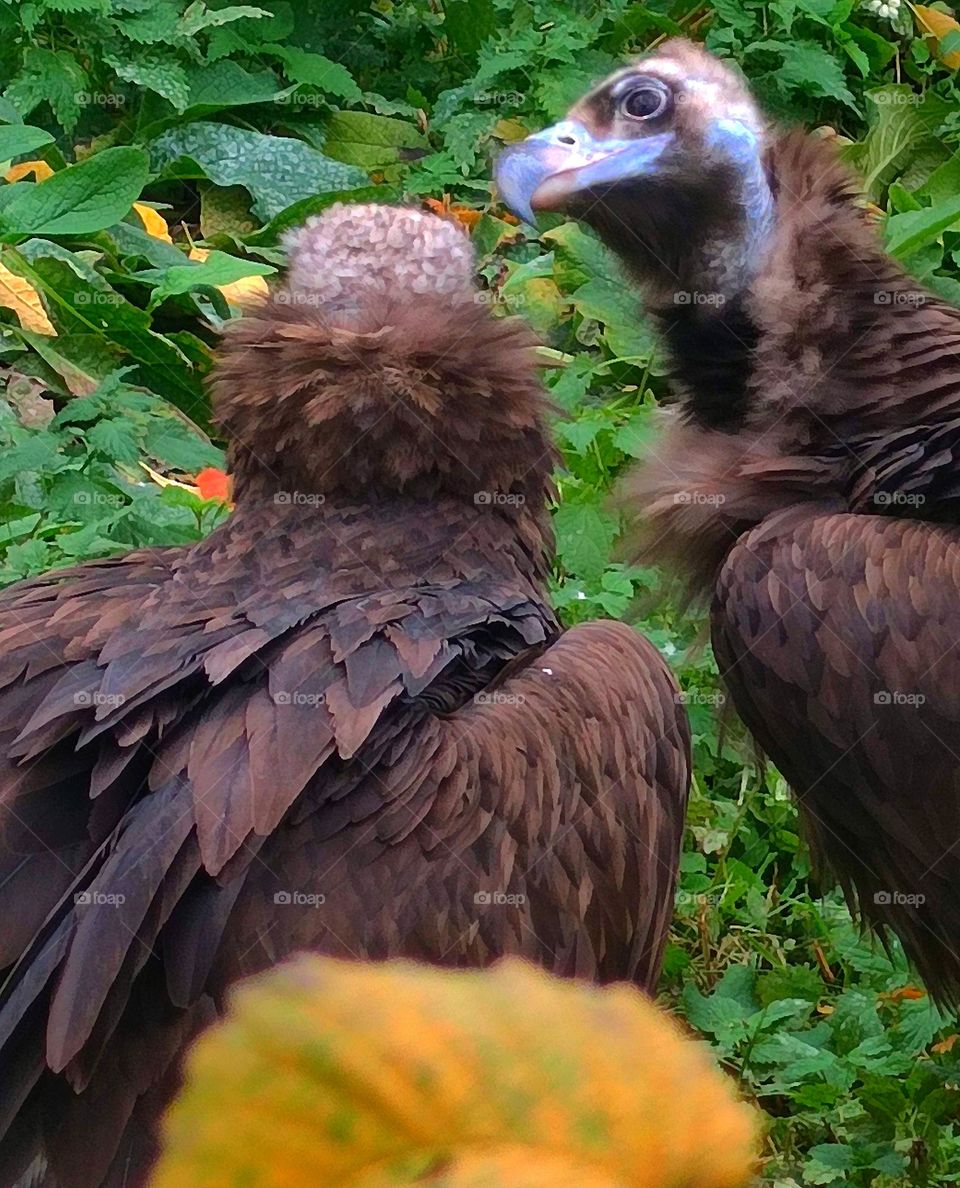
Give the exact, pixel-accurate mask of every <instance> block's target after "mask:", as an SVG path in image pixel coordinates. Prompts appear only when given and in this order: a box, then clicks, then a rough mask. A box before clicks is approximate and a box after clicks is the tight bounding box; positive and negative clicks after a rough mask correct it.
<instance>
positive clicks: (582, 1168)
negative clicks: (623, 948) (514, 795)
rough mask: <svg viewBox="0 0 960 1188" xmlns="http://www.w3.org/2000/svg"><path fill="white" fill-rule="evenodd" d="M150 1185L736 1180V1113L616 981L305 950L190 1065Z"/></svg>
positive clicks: (748, 1132) (725, 1093) (744, 1139)
mask: <svg viewBox="0 0 960 1188" xmlns="http://www.w3.org/2000/svg"><path fill="white" fill-rule="evenodd" d="M165 1139H166V1142H165V1151H164V1154H163V1156H162V1157H161V1160H160V1163H159V1166H158V1168H157V1171H156V1176H155V1179H154V1180H153V1186H154V1188H188V1186H189V1188H235V1186H236V1185H238V1184H243V1185H245V1186H247V1188H305V1186H306V1185H318V1186H319V1185H328V1184H329V1185H340V1186H342V1188H386V1186H387V1185H394V1186H395V1185H400V1184H420V1185H429V1184H436V1185H440V1184H443V1185H444V1186H445V1188H498V1186H500V1185H503V1186H504V1188H506V1186H507V1185H509V1186H510V1188H557V1186H559V1185H564V1186H567V1185H570V1186H571V1188H573V1186H576V1188H681V1186H682V1188H735V1186H738V1185H745V1184H747V1183H748V1182H749V1180H750V1175H751V1169H752V1163H753V1158H754V1139H755V1125H754V1114H753V1111H752V1110H751V1109H750V1108H749V1107H748V1106H746V1105H745V1104H743V1103H741V1102H738V1101H737V1100H736V1097H735V1094H734V1090H733V1087H732V1084H731V1083H730V1082H729V1081H728V1080H727V1079H726V1078H725V1077H724V1076H723V1075H722V1074H721V1073H719V1072H718V1071H717V1069H716V1068H715V1067H714V1066H713V1065H712V1063H711V1061H710V1059H709V1056H708V1053H707V1051H706V1049H705V1047H704V1046H703V1045H702V1044H700V1043H699V1042H696V1041H694V1040H691V1039H689V1038H687V1037H686V1036H684V1035H683V1034H682V1033H681V1032H680V1030H679V1028H678V1027H677V1026H676V1024H675V1023H674V1022H673V1021H672V1020H671V1019H669V1018H667V1017H666V1016H664V1015H662V1014H661V1013H660V1012H659V1011H658V1010H657V1009H656V1007H654V1006H653V1004H652V1003H650V1002H649V1001H648V1000H647V999H646V998H644V997H643V996H642V995H641V994H640V993H639V992H638V991H637V990H635V989H634V988H633V987H631V986H626V985H621V986H610V987H606V988H603V989H601V988H598V987H595V986H592V985H587V984H585V983H577V982H574V981H570V980H566V979H560V978H554V977H551V976H549V975H548V974H545V973H543V972H542V971H541V970H539V969H537V968H535V967H534V966H531V965H528V964H526V963H525V962H522V961H517V960H508V961H504V962H502V963H501V964H499V965H498V966H496V967H495V968H494V969H492V970H486V971H482V972H477V971H453V970H442V969H436V968H432V967H428V966H421V965H417V964H415V963H412V962H404V961H393V962H384V963H373V962H347V961H338V960H333V959H331V958H317V957H302V958H300V959H298V960H296V961H295V962H292V963H291V964H289V965H287V966H281V967H280V968H278V969H275V970H272V971H271V972H270V973H268V974H265V975H263V976H261V977H260V978H254V979H252V980H251V981H249V982H247V983H246V984H245V985H243V986H241V987H239V988H238V989H236V990H235V992H234V993H233V995H232V997H231V1004H230V1010H229V1012H228V1014H227V1017H226V1019H225V1020H224V1021H223V1022H221V1023H219V1024H217V1025H215V1026H214V1027H213V1028H212V1029H211V1030H210V1031H209V1032H207V1034H206V1035H204V1036H203V1037H202V1038H201V1039H200V1041H199V1043H198V1044H197V1045H196V1047H195V1048H194V1050H193V1051H192V1053H191V1054H190V1056H189V1057H188V1060H187V1076H186V1085H185V1088H184V1090H183V1092H182V1094H181V1096H180V1097H179V1099H178V1100H177V1101H176V1102H175V1104H174V1106H173V1107H172V1109H171V1112H170V1114H169V1115H168V1117H167V1119H166V1123H165Z"/></svg>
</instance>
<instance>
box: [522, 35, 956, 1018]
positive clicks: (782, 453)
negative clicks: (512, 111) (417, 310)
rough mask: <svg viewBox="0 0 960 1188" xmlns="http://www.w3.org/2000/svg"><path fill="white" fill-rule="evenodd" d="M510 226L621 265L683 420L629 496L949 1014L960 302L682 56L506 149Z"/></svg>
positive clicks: (831, 837) (830, 859) (739, 700)
mask: <svg viewBox="0 0 960 1188" xmlns="http://www.w3.org/2000/svg"><path fill="white" fill-rule="evenodd" d="M500 182H501V188H502V190H503V192H504V195H505V197H506V198H507V200H508V201H509V202H511V203H512V205H513V206H514V207H515V209H517V210H518V211H519V212H520V213H522V214H525V215H526V216H527V217H528V218H532V217H533V215H532V210H535V209H538V210H562V211H566V212H569V213H570V214H572V215H574V216H576V217H579V218H582V219H583V220H585V221H586V222H587V223H589V224H591V225H592V226H593V227H594V228H595V229H596V230H597V231H598V233H599V234H600V236H601V237H602V238H603V239H604V240H605V241H606V243H607V244H608V245H610V246H611V247H612V248H613V249H614V250H615V251H616V252H617V253H618V254H619V256H620V257H621V259H622V260H623V261H624V262H625V265H626V267H627V268H628V270H629V272H630V274H631V275H632V276H633V278H634V279H635V280H636V281H637V282H638V284H639V286H640V288H641V289H642V291H643V293H644V296H645V299H646V303H647V306H648V308H649V309H650V310H651V311H652V313H653V315H654V317H655V318H656V320H657V321H658V322H659V323H660V326H661V329H662V334H663V336H664V339H665V342H666V344H667V346H668V348H669V353H670V355H671V357H672V362H673V366H674V372H675V383H676V387H677V390H678V395H679V404H678V407H676V408H675V409H672V410H670V411H669V412H668V413H667V425H666V427H665V429H664V432H663V434H662V438H661V441H660V443H659V448H658V450H657V453H656V457H655V458H653V459H651V460H649V461H648V462H647V463H646V464H645V465H642V466H641V467H640V469H639V470H638V471H637V472H636V473H635V474H634V475H633V476H632V478H631V479H630V480H629V482H628V484H627V487H626V490H625V500H626V502H627V505H628V507H629V508H630V510H631V512H632V513H633V514H634V516H635V518H636V522H637V531H638V533H639V551H640V552H641V554H642V555H644V556H646V557H648V558H651V559H656V560H659V561H661V562H663V563H665V564H666V565H667V566H668V567H672V568H673V569H674V570H675V571H679V572H681V573H683V574H685V576H686V579H687V584H688V589H689V591H690V592H691V594H694V595H700V596H702V597H704V598H709V599H711V600H712V635H713V645H714V649H715V652H716V655H717V659H718V662H719V664H720V668H721V671H722V672H723V674H724V677H725V680H726V684H727V687H728V688H729V690H730V692H731V695H732V698H733V701H734V703H735V705H736V708H737V710H738V711H739V713H740V715H741V716H742V717H743V719H744V720H745V722H746V723H747V725H748V726H749V728H750V729H751V731H752V732H753V734H754V735H755V737H756V739H757V740H758V741H759V743H760V744H761V746H762V748H763V750H764V751H765V752H766V753H767V754H768V755H769V756H770V757H771V758H772V759H773V760H774V762H775V763H776V764H777V766H778V767H779V768H780V769H781V771H782V772H783V773H784V775H785V776H786V777H787V779H788V780H789V782H790V783H791V785H792V786H793V789H794V790H795V792H796V795H797V798H798V800H799V804H800V807H801V810H802V815H803V817H804V819H805V823H806V827H807V829H808V832H809V836H810V839H811V842H812V845H813V849H814V852H815V854H816V856H817V857H818V859H819V860H820V862H821V864H822V865H824V866H826V867H827V868H829V869H831V870H832V871H833V872H834V873H835V874H836V876H838V877H839V880H840V882H841V883H842V885H843V887H844V889H845V891H846V893H847V895H848V898H849V899H850V900H851V902H852V903H854V904H855V905H858V906H859V909H860V911H861V912H862V915H863V916H864V917H866V918H867V919H868V920H869V921H871V922H872V923H873V924H874V925H875V926H877V927H878V928H879V930H880V931H881V933H886V931H887V930H891V931H892V932H894V933H896V934H897V935H899V937H900V939H901V940H902V942H903V944H904V947H905V949H906V950H907V953H908V954H909V956H910V957H911V958H912V959H913V960H914V962H915V963H916V965H917V967H918V968H919V970H920V971H921V973H922V975H923V977H924V978H925V980H926V981H927V983H928V985H929V986H930V988H931V989H932V990H933V991H934V992H935V993H936V994H937V995H938V996H939V997H940V998H941V1000H944V1001H947V1002H950V1003H953V1004H956V1003H957V1002H958V1000H960V527H958V526H957V525H958V524H960V311H958V310H957V309H954V308H952V307H950V306H948V305H947V304H946V303H944V302H943V301H941V300H940V299H938V298H937V297H936V296H934V295H933V294H932V293H930V292H926V291H925V290H923V289H922V288H921V287H920V286H919V285H918V284H917V283H916V282H915V281H913V280H911V279H910V278H909V277H907V276H906V275H905V274H904V272H903V271H902V270H901V269H900V268H899V267H898V265H897V264H896V263H895V262H894V261H893V260H891V259H890V258H889V257H888V256H887V255H885V253H884V252H883V250H882V247H881V245H880V242H879V240H878V237H877V235H876V233H875V230H874V228H872V227H871V226H870V224H869V221H868V219H867V217H866V214H865V211H864V210H863V209H862V208H861V206H860V205H858V202H857V199H856V191H855V186H854V184H853V182H852V181H851V179H850V178H849V176H848V175H847V173H846V172H845V170H844V169H843V167H842V166H841V165H840V163H839V162H838V161H837V159H836V153H835V149H834V147H833V146H832V145H831V144H830V143H828V142H826V141H824V140H821V139H818V138H816V137H813V136H810V135H806V134H803V133H802V132H796V131H792V132H786V133H784V132H780V131H778V130H776V129H771V128H769V127H768V126H767V125H766V124H765V122H764V121H763V120H762V118H761V117H760V115H759V114H758V112H757V109H756V107H755V105H754V102H753V100H752V98H751V96H750V94H749V92H748V91H747V89H746V88H745V86H744V84H743V82H742V80H741V79H740V78H739V77H738V76H737V75H736V74H735V73H734V72H733V71H732V70H731V69H730V68H728V67H727V66H726V65H724V64H722V63H721V62H719V61H717V60H716V59H714V58H713V57H711V56H710V55H709V54H708V53H706V52H705V51H703V50H701V49H699V48H698V47H696V46H694V45H692V44H690V43H689V42H686V41H670V42H667V43H665V44H664V45H663V47H661V48H660V49H659V50H658V51H657V52H656V53H655V54H654V55H653V56H651V57H648V58H646V59H644V60H641V61H638V62H636V63H635V64H634V65H631V66H629V67H627V68H626V69H624V70H621V71H619V72H618V73H616V74H614V75H613V76H612V77H611V78H609V79H607V80H606V81H605V82H603V83H602V84H601V85H599V86H598V87H597V88H596V89H594V90H593V91H591V92H590V93H589V94H588V95H587V96H586V97H585V98H583V99H582V100H580V101H579V102H578V103H577V104H576V106H575V107H574V108H573V110H572V111H571V112H570V114H569V116H568V118H567V119H566V120H564V121H563V122H562V123H560V124H558V125H556V126H555V127H553V128H550V129H547V130H546V131H544V132H541V133H539V134H537V135H535V136H533V137H531V138H530V139H528V140H527V141H525V142H523V143H522V144H521V145H519V146H517V147H516V148H515V149H514V150H513V151H512V152H510V153H508V154H507V155H506V156H505V157H504V158H503V160H502V163H501V166H500Z"/></svg>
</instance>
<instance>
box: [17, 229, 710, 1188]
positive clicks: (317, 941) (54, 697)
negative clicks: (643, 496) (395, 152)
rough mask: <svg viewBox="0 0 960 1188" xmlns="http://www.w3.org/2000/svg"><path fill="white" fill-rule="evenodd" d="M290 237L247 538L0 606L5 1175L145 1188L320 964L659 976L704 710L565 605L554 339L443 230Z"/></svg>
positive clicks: (265, 372)
mask: <svg viewBox="0 0 960 1188" xmlns="http://www.w3.org/2000/svg"><path fill="white" fill-rule="evenodd" d="M291 251H292V253H293V268H292V272H291V279H290V282H289V284H288V286H287V287H285V288H284V289H282V290H280V291H279V292H278V293H277V294H276V295H275V296H274V297H273V298H272V299H271V301H270V302H268V303H267V304H265V305H264V306H263V307H262V308H261V309H260V310H259V311H257V312H255V313H254V314H252V315H251V316H249V317H247V318H245V319H243V320H242V321H241V322H240V323H239V325H237V326H235V327H233V328H231V329H230V330H229V331H228V335H227V339H226V341H225V343H224V346H223V348H222V355H221V359H220V363H219V368H218V372H217V379H216V384H215V411H216V415H217V418H218V420H219V422H220V424H221V426H222V427H223V429H224V433H225V435H226V437H227V439H228V441H229V451H230V465H231V470H232V471H233V473H234V475H235V478H236V504H237V506H236V510H235V512H234V513H233V515H232V516H231V517H230V519H229V520H228V522H227V523H225V524H224V525H223V526H222V527H220V528H219V529H217V531H215V532H214V533H213V534H212V535H211V536H210V537H209V538H208V539H206V540H204V541H203V542H201V543H199V544H197V545H195V546H193V547H190V548H172V549H153V550H141V551H138V552H134V553H131V554H129V555H127V556H124V557H117V558H111V559H109V560H106V561H100V562H94V563H91V564H88V565H83V566H79V567H77V568H75V569H71V570H67V571H63V572H60V573H54V574H51V575H49V576H47V577H43V578H40V579H37V580H33V581H29V582H25V583H21V584H19V585H18V586H15V587H13V588H11V589H10V590H8V591H6V592H5V593H4V594H3V595H0V640H2V647H0V803H2V805H3V817H2V825H3V829H2V834H0V919H2V921H3V925H2V932H0V941H2V945H0V968H4V967H5V968H6V969H7V971H8V972H7V976H6V981H5V982H4V984H3V989H2V994H0V1066H2V1068H3V1070H4V1072H3V1083H4V1092H3V1097H2V1102H0V1135H2V1136H3V1137H2V1139H0V1183H3V1184H8V1183H14V1182H16V1178H17V1176H18V1175H22V1176H25V1177H27V1178H28V1181H29V1182H30V1183H31V1184H34V1185H45V1186H50V1188H53V1186H56V1188H92V1186H96V1185H111V1186H112V1185H120V1184H122V1185H125V1186H126V1188H132V1186H134V1185H139V1184H142V1183H143V1182H144V1178H145V1175H146V1169H147V1168H148V1167H149V1165H150V1162H151V1160H152V1158H153V1155H154V1138H155V1126H156V1120H157V1116H158V1112H159V1111H160V1110H161V1109H162V1107H163V1105H164V1103H165V1102H166V1101H167V1100H168V1098H169V1095H170V1093H171V1091H172V1089H173V1088H174V1087H175V1084H176V1081H177V1076H178V1067H179V1055H180V1053H181V1051H182V1049H183V1047H184V1045H185V1044H186V1043H187V1042H188V1040H189V1039H190V1037H191V1036H192V1035H193V1034H195V1033H196V1031H197V1030H198V1029H199V1028H200V1027H202V1026H204V1025H205V1023H206V1022H208V1021H209V1020H210V1019H211V1018H212V1017H213V1016H214V1015H215V1014H216V1012H217V1010H218V1009H219V1006H220V1004H221V1002H222V998H223V994H224V991H225V988H226V987H227V986H229V984H230V983H231V982H232V981H234V980H235V979H236V978H238V977H239V976H241V975H244V974H247V973H252V972H254V971H257V970H260V969H263V968H264V967H266V966H269V965H272V964H273V963H275V962H277V961H279V960H280V959H282V958H283V957H285V956H286V955H287V954H289V953H291V952H292V951H294V950H297V949H311V950H314V951H318V952H324V953H331V954H336V955H340V956H366V957H387V956H394V955H405V956H409V957H416V958H424V959H428V960H432V961H435V962H441V963H445V964H450V965H483V964H485V963H486V962H488V961H490V960H491V959H493V958H495V957H497V956H499V955H500V954H505V953H513V954H522V955H526V956H527V957H530V958H532V959H534V960H537V961H539V962H540V963H542V964H543V965H545V966H547V967H548V968H550V969H553V970H555V971H558V972H562V973H568V974H573V973H579V974H584V975H587V976H591V977H596V978H599V979H611V978H631V979H633V980H635V981H637V982H638V983H639V984H641V985H644V986H652V984H653V982H654V981H655V979H656V976H657V971H658V968H659V963H660V957H661V952H662V946H663V943H664V939H665V932H666V928H667V925H668V921H669V917H670V911H671V906H672V893H673V886H674V879H675V873H676V865H677V861H678V851H679V846H680V836H681V830H682V820H683V812H684V806H685V799H686V791H687V784H688V776H689V758H688V734H687V726H686V722H685V720H684V715H683V712H682V707H681V706H680V705H679V704H678V699H677V697H676V690H675V685H674V683H673V681H672V678H671V677H670V675H669V672H668V671H667V669H666V668H665V666H664V664H663V662H662V660H661V659H660V658H659V656H658V655H657V653H656V652H655V651H654V649H653V648H652V647H651V646H650V645H649V644H648V643H647V642H646V641H645V640H643V639H642V638H641V637H640V636H638V635H637V634H636V633H634V632H633V631H631V630H630V629H628V628H627V627H625V626H623V625H622V624H618V623H604V622H597V623H588V624H585V625H583V626H579V627H576V628H574V629H573V630H571V631H568V632H566V633H564V632H562V630H561V628H560V626H559V624H558V622H557V619H556V617H555V615H554V613H553V611H552V610H551V608H550V605H549V603H548V601H547V594H546V589H545V583H546V578H547V573H548V568H549V566H550V563H551V557H552V548H553V545H552V539H551V535H550V526H549V517H548V513H547V506H546V503H547V499H548V497H549V496H550V480H549V474H550V470H551V467H552V465H553V461H554V453H553V449H552V447H551V446H550V444H549V442H548V439H547V436H546V432H545V428H544V411H545V409H544V398H543V395H542V392H541V388H540V386H539V384H538V382H537V379H536V375H535V370H534V358H533V353H532V349H533V343H532V341H531V338H530V336H529V334H528V332H527V331H526V330H525V329H524V328H523V327H522V326H521V325H519V324H518V323H517V322H515V321H510V320H498V319H496V318H494V317H493V316H492V315H491V313H490V311H489V310H488V309H487V308H485V307H484V306H483V305H482V304H479V303H477V302H476V301H474V300H473V297H472V288H471V276H472V263H471V258H470V252H469V247H468V245H467V241H466V240H463V239H462V238H461V237H460V232H459V231H458V230H456V229H455V228H453V227H452V226H451V225H449V224H446V223H443V222H441V221H440V220H437V219H434V218H433V217H432V216H423V215H420V214H419V213H418V212H413V211H397V210H388V209H385V208H376V207H362V208H339V209H338V210H335V211H333V212H330V213H328V214H326V215H324V216H323V217H322V218H321V219H320V220H319V221H318V222H315V223H311V224H308V225H307V228H306V229H305V230H303V231H302V232H300V233H299V235H298V236H296V237H294V239H293V241H292V243H291ZM341 282H342V283H341Z"/></svg>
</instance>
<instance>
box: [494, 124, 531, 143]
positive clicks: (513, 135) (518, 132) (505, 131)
mask: <svg viewBox="0 0 960 1188" xmlns="http://www.w3.org/2000/svg"><path fill="white" fill-rule="evenodd" d="M491 135H492V136H495V137H496V138H497V140H503V141H505V142H506V143H507V144H513V142H514V141H516V140H523V139H524V137H525V136H529V131H528V129H527V128H526V127H525V126H524V124H523V123H522V122H521V121H520V120H497V122H496V123H495V124H494V125H493V128H492V129H491Z"/></svg>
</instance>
